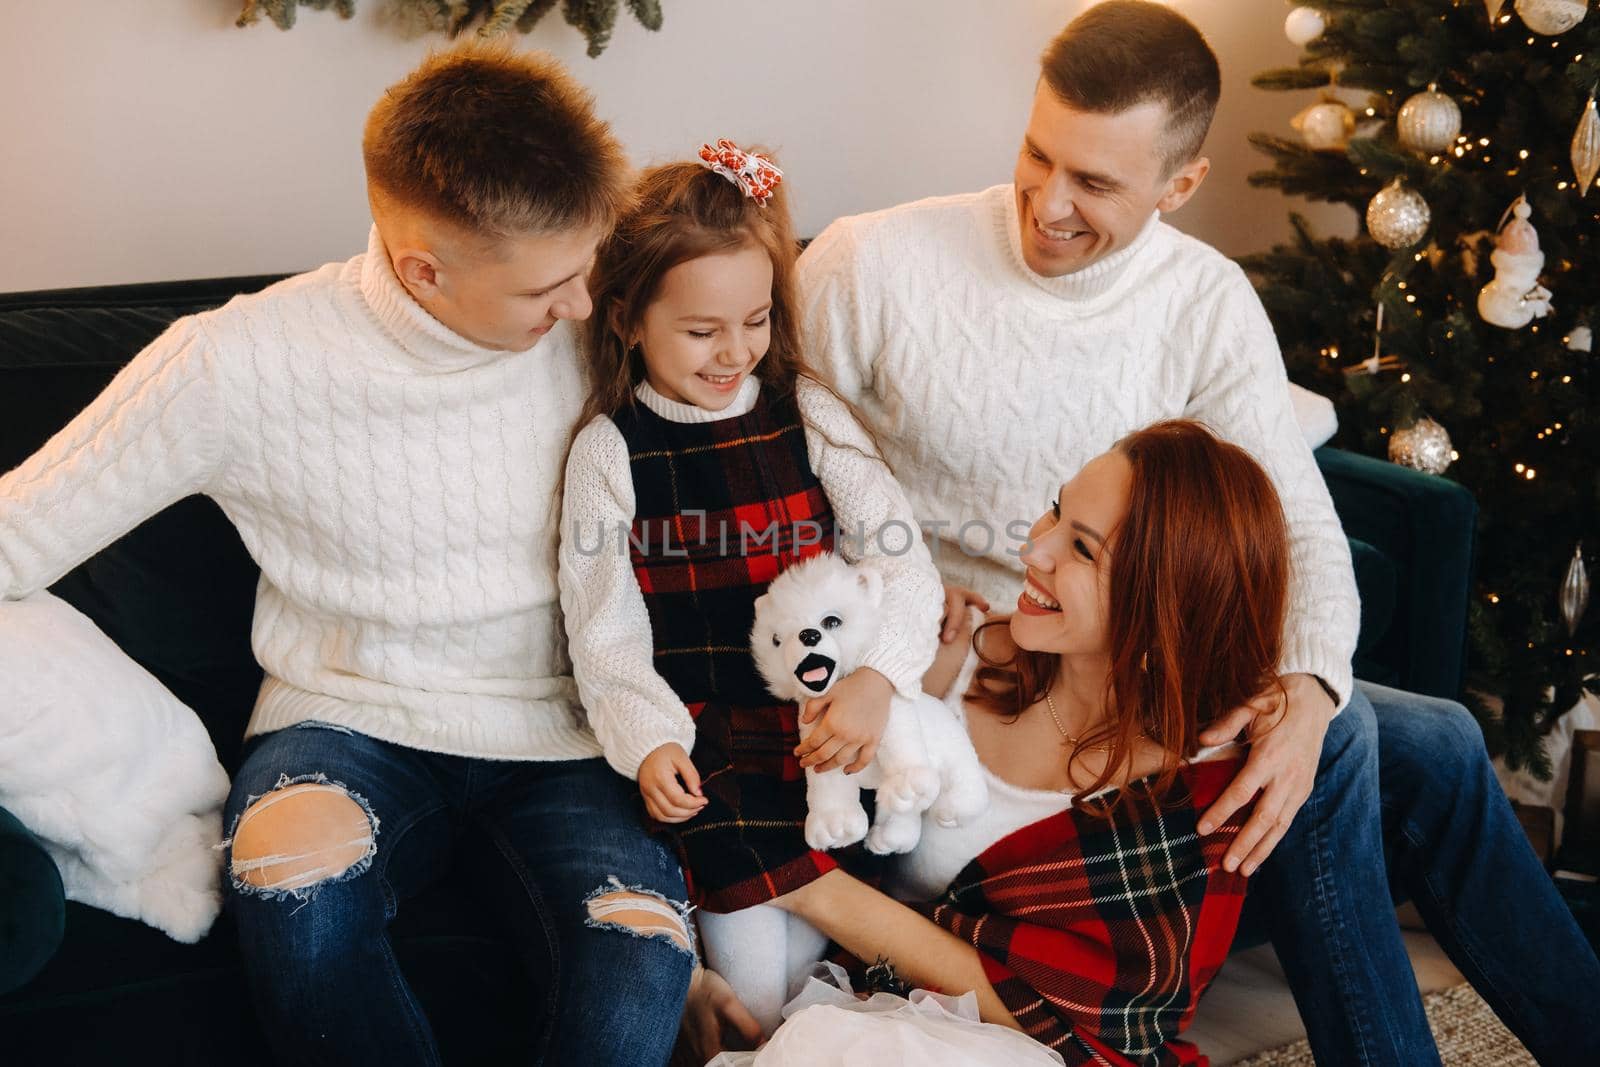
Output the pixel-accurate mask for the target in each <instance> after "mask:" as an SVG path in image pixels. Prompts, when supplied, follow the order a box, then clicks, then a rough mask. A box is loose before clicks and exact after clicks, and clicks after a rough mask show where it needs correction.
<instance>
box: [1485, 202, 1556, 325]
mask: <svg viewBox="0 0 1600 1067" xmlns="http://www.w3.org/2000/svg"><path fill="white" fill-rule="evenodd" d="M1511 213H1512V214H1513V215H1515V216H1516V217H1515V218H1514V219H1512V220H1511V222H1509V223H1508V224H1507V225H1506V227H1505V229H1503V230H1501V231H1500V235H1499V236H1498V237H1496V238H1495V250H1494V253H1493V254H1492V255H1491V256H1490V257H1489V262H1490V263H1492V264H1494V278H1493V279H1491V280H1490V282H1489V284H1488V285H1485V286H1484V287H1483V290H1482V291H1481V292H1479V293H1478V314H1479V315H1481V316H1482V317H1483V321H1484V322H1487V323H1489V324H1491V325H1493V326H1500V327H1503V328H1505V329H1507V330H1520V329H1522V328H1523V327H1524V326H1526V325H1528V323H1530V322H1532V321H1533V320H1534V319H1542V318H1544V317H1545V316H1546V315H1548V314H1550V310H1551V307H1552V305H1551V303H1550V295H1551V294H1550V290H1548V289H1546V288H1545V287H1544V286H1542V285H1540V284H1539V274H1540V272H1541V271H1543V270H1544V253H1543V252H1542V251H1540V250H1539V233H1538V231H1537V230H1535V229H1534V228H1533V223H1531V222H1529V221H1528V218H1529V216H1531V215H1532V214H1533V208H1531V207H1530V206H1528V201H1527V198H1525V197H1520V196H1519V197H1517V200H1516V203H1514V204H1513V205H1512V206H1511Z"/></svg>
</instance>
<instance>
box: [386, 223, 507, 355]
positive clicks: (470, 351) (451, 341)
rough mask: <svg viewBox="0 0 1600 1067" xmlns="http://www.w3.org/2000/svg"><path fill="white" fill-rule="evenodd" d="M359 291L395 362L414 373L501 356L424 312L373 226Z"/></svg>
mask: <svg viewBox="0 0 1600 1067" xmlns="http://www.w3.org/2000/svg"><path fill="white" fill-rule="evenodd" d="M360 284H361V295H362V297H363V298H364V299H365V300H366V303H367V307H369V308H371V309H372V314H373V315H374V316H375V317H376V318H377V320H378V322H379V324H380V325H381V326H382V327H383V329H384V331H385V332H387V333H388V334H389V336H390V337H391V338H392V339H393V340H394V342H395V346H396V348H397V349H398V352H397V353H396V359H395V362H396V363H398V364H399V365H400V366H401V367H402V368H403V369H405V370H407V371H410V372H412V373H415V374H450V373H452V372H456V371H464V370H471V369H473V368H474V367H481V366H485V365H486V364H489V363H494V362H497V361H499V360H503V359H505V358H506V357H508V356H513V355H516V354H517V353H514V352H505V351H501V350H499V349H494V348H484V347H483V346H482V345H479V344H476V343H474V342H472V341H469V340H467V339H466V338H465V337H462V336H461V335H460V334H458V333H456V332H455V331H454V330H452V329H450V327H448V326H446V325H445V324H444V323H442V322H440V321H439V320H438V319H436V318H434V317H433V316H432V315H431V314H429V313H428V311H427V309H426V308H424V307H423V306H422V305H421V304H419V303H417V301H416V298H415V297H413V296H412V295H411V293H410V292H408V291H407V290H406V287H405V286H404V285H402V284H401V283H400V279H399V278H398V277H397V276H396V275H395V272H394V265H393V264H392V263H391V262H390V261H389V253H388V251H387V250H386V249H385V248H384V246H383V238H382V237H380V236H379V235H378V227H376V226H374V227H372V232H371V234H370V235H369V236H368V237H367V254H366V256H364V257H363V259H362V262H361V283H360Z"/></svg>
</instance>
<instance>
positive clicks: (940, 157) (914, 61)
mask: <svg viewBox="0 0 1600 1067" xmlns="http://www.w3.org/2000/svg"><path fill="white" fill-rule="evenodd" d="M1171 2H1172V4H1173V6H1174V7H1177V8H1178V9H1179V10H1182V11H1184V12H1186V13H1187V14H1189V15H1190V17H1191V18H1193V19H1194V20H1195V21H1196V23H1198V24H1199V25H1200V27H1201V28H1202V29H1203V30H1205V31H1206V33H1207V35H1208V36H1209V37H1210V38H1211V40H1212V42H1213V45H1214V46H1215V47H1216V49H1217V52H1218V54H1219V55H1220V56H1221V58H1222V62H1223V67H1224V77H1225V90H1224V97H1223V105H1222V110H1221V113H1220V115H1219V116H1218V122H1217V127H1216V129H1215V131H1214V132H1213V134H1212V137H1211V142H1210V144H1209V148H1208V151H1209V154H1210V155H1211V157H1212V160H1213V162H1214V164H1215V170H1214V172H1213V176H1212V178H1211V179H1210V180H1209V182H1208V184H1207V187H1206V188H1205V189H1204V190H1203V191H1202V193H1201V195H1200V196H1199V197H1198V198H1197V200H1196V201H1195V202H1194V203H1192V204H1191V205H1190V206H1189V207H1187V208H1185V209H1184V210H1183V211H1182V212H1179V213H1178V214H1177V215H1175V216H1174V217H1173V218H1174V221H1175V222H1176V223H1177V224H1178V225H1180V226H1182V227H1184V228H1186V229H1188V230H1190V231H1191V232H1193V233H1196V234H1198V235H1200V236H1201V237H1203V238H1205V239H1206V240H1209V241H1211V242H1213V243H1214V244H1216V245H1218V246H1219V247H1221V248H1222V249H1223V250H1224V251H1226V252H1229V253H1239V252H1243V251H1249V250H1252V249H1256V248H1260V247H1263V246H1264V245H1265V244H1267V243H1269V242H1270V241H1271V240H1273V239H1274V238H1277V237H1279V236H1281V235H1282V234H1283V233H1284V232H1285V221H1284V220H1285V213H1286V207H1285V204H1284V202H1283V201H1282V200H1281V198H1279V197H1278V196H1277V195H1276V194H1272V193H1263V192H1258V191H1255V190H1250V189H1248V188H1247V187H1246V185H1245V175H1246V174H1247V173H1248V172H1249V170H1250V169H1252V168H1253V167H1255V166H1257V165H1258V164H1257V159H1258V157H1256V155H1255V154H1254V153H1253V152H1252V151H1251V150H1250V149H1249V148H1248V146H1247V145H1246V144H1245V142H1244V135H1245V133H1246V132H1248V131H1250V130H1252V129H1285V128H1286V124H1287V119H1288V116H1289V115H1291V114H1292V113H1293V112H1294V111H1295V110H1296V109H1297V108H1298V107H1299V106H1301V105H1300V102H1299V101H1298V100H1293V99H1290V98H1288V97H1287V96H1284V95H1281V94H1268V93H1261V92H1257V91H1255V90H1253V89H1250V88H1249V85H1248V80H1249V76H1250V75H1251V74H1252V73H1254V72H1255V71H1256V70H1258V69H1260V68H1262V67H1265V66H1269V65H1275V64H1278V63H1281V62H1286V61H1288V60H1290V59H1291V58H1292V55H1293V49H1292V48H1291V47H1290V45H1289V44H1288V42H1287V41H1285V40H1284V38H1283V34H1282V31H1281V26H1282V19H1283V15H1284V13H1285V11H1286V10H1287V6H1286V5H1285V4H1284V3H1283V2H1282V0H1171ZM4 6H5V8H6V10H5V20H4V22H5V31H4V33H3V35H0V151H3V152H4V165H3V167H0V251H3V255H0V291H8V290H17V289H34V288H49V287H55V286H69V285H92V284H107V283H116V282H133V281H153V280H160V279H169V278H186V277H201V276H212V275H224V274H244V273H257V272H272V271H291V270H299V269H302V268H306V267H310V266H314V265H316V264H318V263H322V262H325V261H327V260H329V259H336V258H343V257H344V256H346V255H349V254H350V253H351V252H353V251H356V250H359V248H360V247H361V246H362V244H363V243H364V240H365V233H366V227H367V223H366V216H365V212H366V204H365V199H364V195H363V191H362V184H361V165H360V153H359V150H358V141H359V137H360V130H361V122H362V119H363V117H364V115H365V113H366V110H367V108H368V107H369V106H370V104H371V102H372V101H373V99H374V98H375V97H376V95H377V94H378V93H379V92H380V91H381V90H382V88H383V87H384V86H385V85H387V84H389V83H390V82H392V81H394V80H395V79H396V78H398V77H399V76H400V75H401V74H403V73H404V72H405V71H406V70H407V69H408V68H409V67H411V66H412V65H413V64H414V63H415V62H416V61H417V59H418V58H419V57H420V56H421V55H422V54H423V53H424V52H425V51H426V50H427V48H428V47H429V45H430V43H432V42H431V41H428V40H420V41H419V40H405V39H403V38H401V37H399V36H398V35H397V34H396V33H395V32H394V31H393V30H392V29H390V28H389V27H387V26H384V25H382V24H381V22H380V11H381V8H382V7H383V3H382V0H359V2H358V4H357V8H358V11H357V16H356V18H355V19H354V20H352V21H350V22H345V21H342V20H340V19H338V18H337V17H335V16H334V15H333V14H332V13H330V12H318V11H309V10H308V11H303V12H302V14H301V16H300V24H299V25H298V26H297V27H296V28H295V29H294V30H292V31H291V32H288V33H281V32H279V31H278V30H277V29H275V28H274V27H272V26H271V25H270V24H260V25H257V26H255V27H252V28H250V29H248V30H238V29H234V28H233V26H232V19H233V17H234V16H235V15H236V14H237V12H238V8H239V2H238V0H138V2H137V3H125V2H109V0H52V2H51V3H45V4H41V3H22V2H20V0H10V2H7V3H6V4H5V5H4ZM663 6H664V8H665V10H666V25H665V27H664V28H663V30H662V32H661V33H660V34H650V33H648V32H646V31H644V30H642V29H641V28H640V27H639V26H638V25H637V24H635V23H633V22H632V20H631V17H630V16H628V15H626V14H624V15H623V16H622V17H621V18H620V19H619V23H618V30H617V33H616V36H615V38H614V39H613V41H612V44H611V47H610V48H609V50H608V51H607V52H606V53H605V55H604V56H602V57H601V58H600V59H598V60H590V59H588V58H587V57H585V56H584V55H583V42H582V39H581V37H580V36H579V35H578V34H577V33H576V31H573V30H571V29H570V28H569V27H567V26H566V25H565V24H564V23H562V22H561V21H560V20H559V18H558V17H556V16H552V17H550V18H548V19H547V20H546V23H545V25H543V26H541V27H540V29H539V30H538V31H537V32H536V33H535V34H534V35H532V37H531V38H530V39H529V43H530V44H531V45H533V46H537V47H542V48H547V49H549V50H551V51H552V52H554V53H556V54H557V55H558V56H560V57H561V58H563V59H564V60H565V61H566V62H568V63H569V64H570V65H571V67H572V69H573V70H574V71H575V72H576V73H577V74H578V76H579V77H580V78H581V79H582V80H583V81H585V82H586V83H587V84H588V85H589V86H591V87H592V88H593V89H594V91H595V94H596V97H597V100H598V106H599V109H600V111H601V113H602V114H604V115H605V116H606V117H607V118H609V119H610V120H612V122H613V123H614V124H615V126H616V127H617V129H618V131H619V132H620V134H621V135H622V137H623V138H624V140H625V141H626V143H627V144H628V145H629V146H630V147H631V148H632V149H633V151H634V153H635V155H636V157H637V158H638V159H640V160H641V161H649V160H653V159H663V158H671V157H674V156H681V155H684V154H686V153H687V152H688V151H690V150H691V149H692V148H693V146H695V145H696V144H698V143H699V142H700V141H701V140H704V139H707V138H711V137H716V136H730V137H733V138H735V139H737V140H741V141H743V140H760V141H763V142H765V143H767V144H769V145H771V146H772V147H773V148H775V149H776V150H777V151H778V152H779V153H780V154H781V157H782V161H783V163H784V165H785V167H786V168H787V170H788V171H789V173H790V176H791V178H792V182H793V185H792V188H793V189H794V191H795V196H796V210H797V213H798V215H799V218H798V223H799V228H800V230H801V232H803V233H813V232H815V231H816V230H817V229H818V228H820V227H821V226H822V225H824V224H826V222H827V221H828V220H829V219H831V218H834V217H835V216H837V215H840V214H848V213H852V212H858V211H867V210H871V209H874V208H878V207H884V206H887V205H889V204H892V203H896V202H899V201H903V200H908V199H912V198H915V197H919V196H928V195H933V194H938V193H951V192H960V191H964V190H969V189H975V188H979V187H981V186H984V185H988V184H992V183H994V182H998V181H1004V180H1006V179H1007V177H1008V176H1009V174H1010V168H1011V162H1012V158H1013V156H1014V153H1015V146H1016V143H1017V138H1018V136H1019V134H1020V131H1021V128H1022V123H1023V120H1024V118H1025V116H1026V110H1027V106H1026V105H1027V101H1028V98H1029V95H1030V93H1031V90H1032V82H1033V78H1034V74H1035V67H1034V62H1035V57H1036V56H1037V54H1038V52H1039V50H1040V48H1041V47H1042V46H1043V44H1044V42H1045V41H1046V40H1047V39H1048V38H1049V36H1050V35H1051V34H1052V33H1053V32H1054V31H1055V30H1056V29H1058V28H1059V27H1060V25H1062V24H1063V23H1065V22H1066V20H1067V19H1069V18H1070V17H1071V16H1072V15H1073V14H1075V13H1076V12H1077V11H1079V10H1081V9H1082V8H1083V7H1085V6H1087V5H1086V4H1085V3H1084V2H1083V0H989V2H979V0H803V2H802V0H664V3H663ZM435 40H437V39H435Z"/></svg>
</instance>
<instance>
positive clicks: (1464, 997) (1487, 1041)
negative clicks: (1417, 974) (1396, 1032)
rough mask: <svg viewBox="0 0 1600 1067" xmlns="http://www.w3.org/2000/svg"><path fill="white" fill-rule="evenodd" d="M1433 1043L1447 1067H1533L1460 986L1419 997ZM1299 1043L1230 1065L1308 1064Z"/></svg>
mask: <svg viewBox="0 0 1600 1067" xmlns="http://www.w3.org/2000/svg"><path fill="white" fill-rule="evenodd" d="M1422 1003H1423V1006H1424V1007H1425V1008H1426V1009H1427V1011H1428V1023H1429V1025H1430V1026H1431V1027H1432V1028H1433V1038H1434V1041H1435V1042H1437V1043H1438V1045H1439V1059H1440V1060H1442V1061H1444V1062H1445V1063H1447V1064H1449V1065H1450V1067H1491V1065H1492V1067H1535V1065H1534V1062H1533V1057H1532V1056H1530V1055H1528V1051H1527V1050H1526V1049H1524V1048H1523V1047H1522V1043H1521V1042H1520V1041H1518V1040H1517V1039H1516V1038H1515V1037H1513V1036H1511V1031H1509V1030H1507V1029H1506V1028H1505V1026H1503V1025H1502V1024H1501V1022H1500V1020H1499V1019H1498V1018H1496V1017H1495V1014H1494V1012H1492V1011H1490V1010H1489V1005H1487V1004H1485V1003H1484V1002H1483V1000H1482V998H1480V997H1479V996H1478V994H1476V993H1474V992H1473V991H1472V987H1471V986H1469V985H1466V984H1462V985H1458V986H1456V987H1455V988H1454V989H1442V990H1440V991H1439V992H1437V993H1430V994H1428V995H1427V996H1425V997H1423V998H1422ZM1314 1063H1315V1061H1314V1060H1313V1059H1312V1058H1311V1046H1309V1045H1307V1044H1306V1043H1305V1042H1304V1041H1299V1042H1296V1043H1295V1044H1293V1045H1286V1046H1284V1047H1283V1048H1279V1049H1272V1050H1270V1051H1267V1052H1262V1053H1258V1054H1256V1055H1254V1056H1251V1057H1249V1058H1248V1059H1243V1060H1237V1061H1235V1063H1234V1064H1233V1067H1313V1064H1314Z"/></svg>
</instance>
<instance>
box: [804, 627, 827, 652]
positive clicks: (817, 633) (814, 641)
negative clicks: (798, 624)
mask: <svg viewBox="0 0 1600 1067" xmlns="http://www.w3.org/2000/svg"><path fill="white" fill-rule="evenodd" d="M800 643H801V644H802V645H805V646H806V647H807V648H816V647H817V646H818V645H820V644H821V643H822V631H821V630H801V631H800Z"/></svg>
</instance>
